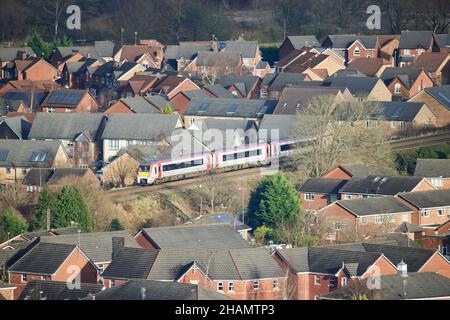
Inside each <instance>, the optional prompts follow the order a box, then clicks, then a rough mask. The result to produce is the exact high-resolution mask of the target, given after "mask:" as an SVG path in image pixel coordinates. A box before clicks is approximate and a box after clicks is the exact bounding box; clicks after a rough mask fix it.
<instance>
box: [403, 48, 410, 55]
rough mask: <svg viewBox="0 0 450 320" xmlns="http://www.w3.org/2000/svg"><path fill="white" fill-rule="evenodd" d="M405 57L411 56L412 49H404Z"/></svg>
mask: <svg viewBox="0 0 450 320" xmlns="http://www.w3.org/2000/svg"><path fill="white" fill-rule="evenodd" d="M403 55H405V56H410V55H411V50H410V49H404V50H403Z"/></svg>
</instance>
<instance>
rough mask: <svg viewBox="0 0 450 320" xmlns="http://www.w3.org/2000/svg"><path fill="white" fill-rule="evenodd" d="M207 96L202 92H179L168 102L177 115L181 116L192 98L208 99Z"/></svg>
mask: <svg viewBox="0 0 450 320" xmlns="http://www.w3.org/2000/svg"><path fill="white" fill-rule="evenodd" d="M208 97H209V95H208V94H207V93H205V92H204V91H203V90H193V91H180V92H178V93H177V94H176V95H174V96H173V97H172V98H171V99H170V100H169V102H170V103H171V104H172V105H174V106H175V107H176V108H177V110H178V114H180V115H182V114H183V113H184V111H185V110H186V109H187V107H188V106H189V103H191V101H192V100H193V99H194V98H199V99H202V98H208Z"/></svg>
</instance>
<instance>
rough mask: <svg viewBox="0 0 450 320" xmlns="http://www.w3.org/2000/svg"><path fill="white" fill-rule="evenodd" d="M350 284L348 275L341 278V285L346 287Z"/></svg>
mask: <svg viewBox="0 0 450 320" xmlns="http://www.w3.org/2000/svg"><path fill="white" fill-rule="evenodd" d="M347 285H348V278H347V277H343V278H342V279H341V286H343V287H346V286H347Z"/></svg>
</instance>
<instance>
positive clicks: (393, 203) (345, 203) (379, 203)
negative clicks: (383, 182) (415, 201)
mask: <svg viewBox="0 0 450 320" xmlns="http://www.w3.org/2000/svg"><path fill="white" fill-rule="evenodd" d="M336 203H337V204H338V205H339V206H341V207H343V208H345V209H347V210H349V211H350V212H352V213H354V214H355V215H357V216H369V215H378V214H394V213H406V212H412V209H411V208H410V207H408V206H406V205H404V204H403V203H401V202H400V201H399V200H397V199H396V198H395V197H377V198H367V199H356V200H341V201H337V202H336Z"/></svg>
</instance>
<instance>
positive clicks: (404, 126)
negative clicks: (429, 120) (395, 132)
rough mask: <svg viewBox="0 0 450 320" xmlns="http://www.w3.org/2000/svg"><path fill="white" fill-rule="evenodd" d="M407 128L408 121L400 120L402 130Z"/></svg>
mask: <svg viewBox="0 0 450 320" xmlns="http://www.w3.org/2000/svg"><path fill="white" fill-rule="evenodd" d="M405 129H406V122H405V121H400V130H405Z"/></svg>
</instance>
